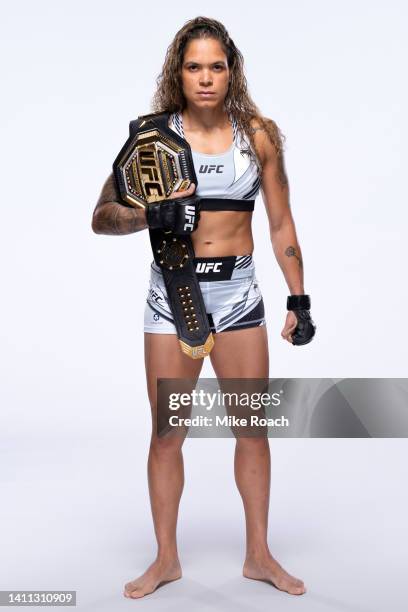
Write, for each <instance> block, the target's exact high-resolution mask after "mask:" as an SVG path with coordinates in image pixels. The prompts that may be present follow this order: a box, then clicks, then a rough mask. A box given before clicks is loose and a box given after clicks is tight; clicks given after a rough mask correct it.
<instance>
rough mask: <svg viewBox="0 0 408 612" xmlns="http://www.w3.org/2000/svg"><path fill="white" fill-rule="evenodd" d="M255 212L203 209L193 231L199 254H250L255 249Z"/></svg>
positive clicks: (196, 253)
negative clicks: (252, 223)
mask: <svg viewBox="0 0 408 612" xmlns="http://www.w3.org/2000/svg"><path fill="white" fill-rule="evenodd" d="M251 221H252V212H250V211H236V210H219V211H215V210H204V211H201V213H200V221H199V223H198V228H197V229H196V230H195V232H193V233H192V234H191V239H192V242H193V246H194V252H195V256H196V257H226V256H227V255H249V254H250V253H252V251H253V250H254V242H253V238H252V229H251Z"/></svg>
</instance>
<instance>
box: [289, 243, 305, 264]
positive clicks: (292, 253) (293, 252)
mask: <svg viewBox="0 0 408 612" xmlns="http://www.w3.org/2000/svg"><path fill="white" fill-rule="evenodd" d="M285 255H287V256H288V257H296V259H297V260H298V263H299V268H303V262H302V258H301V257H300V256H299V255H298V254H297V252H296V249H295V247H293V246H288V248H287V249H286V251H285Z"/></svg>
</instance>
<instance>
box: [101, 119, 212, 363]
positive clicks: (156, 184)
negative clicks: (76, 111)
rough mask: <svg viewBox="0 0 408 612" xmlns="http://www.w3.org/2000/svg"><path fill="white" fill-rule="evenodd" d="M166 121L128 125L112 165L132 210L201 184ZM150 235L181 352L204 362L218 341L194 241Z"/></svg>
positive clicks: (184, 147)
mask: <svg viewBox="0 0 408 612" xmlns="http://www.w3.org/2000/svg"><path fill="white" fill-rule="evenodd" d="M168 119H169V113H154V114H151V115H143V116H141V117H139V118H138V119H136V120H135V121H131V122H130V124H129V138H128V140H127V141H126V143H125V145H124V146H123V147H122V149H121V151H120V153H119V155H118V156H117V158H116V159H115V161H114V163H113V175H114V177H115V180H116V185H117V188H118V191H119V193H120V196H121V198H122V200H123V202H124V203H126V204H127V205H128V206H133V207H134V208H137V207H141V208H147V207H148V206H149V205H150V204H154V203H155V202H160V201H162V200H166V199H167V198H168V197H169V196H170V195H171V194H172V193H173V192H174V191H180V190H184V189H187V188H188V187H189V185H190V183H192V182H194V183H195V184H196V185H197V177H196V174H195V170H194V164H193V158H192V155H191V149H190V145H189V144H188V142H187V141H186V140H184V138H181V137H180V136H179V135H178V134H177V133H176V132H174V131H173V130H172V129H171V128H169V127H168ZM170 201H171V200H170ZM149 234H150V243H151V246H152V251H153V257H154V261H155V262H156V264H157V265H158V266H159V267H160V269H161V271H162V273H163V278H164V282H165V286H166V290H167V295H168V299H169V303H170V308H171V311H172V314H173V318H174V324H175V326H176V330H177V336H178V339H179V342H180V346H181V350H182V351H183V352H184V353H185V354H186V355H188V356H189V357H191V358H192V359H200V358H202V357H205V356H206V355H208V354H209V353H210V351H211V349H212V347H213V346H214V338H213V335H212V333H211V331H210V326H209V323H208V317H207V313H206V309H205V304H204V300H203V296H202V294H201V288H200V284H199V282H198V279H197V276H196V272H195V268H194V248H193V243H192V240H191V236H190V235H183V236H178V235H175V234H174V233H172V232H168V231H164V230H161V229H149Z"/></svg>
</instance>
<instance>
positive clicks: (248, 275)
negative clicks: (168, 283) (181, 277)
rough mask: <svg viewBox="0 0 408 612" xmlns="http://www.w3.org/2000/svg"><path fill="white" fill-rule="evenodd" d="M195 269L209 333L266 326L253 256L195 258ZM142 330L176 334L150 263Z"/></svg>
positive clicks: (160, 279)
mask: <svg viewBox="0 0 408 612" xmlns="http://www.w3.org/2000/svg"><path fill="white" fill-rule="evenodd" d="M194 264H195V269H196V274H197V278H198V281H199V283H200V287H201V292H202V294H203V299H204V304H205V308H206V312H207V314H208V321H209V324H210V327H211V331H212V332H221V331H232V330H238V329H245V328H246V327H257V326H260V325H265V324H266V321H265V310H264V303H263V299H262V294H261V291H260V288H259V283H258V281H257V279H256V276H255V264H254V261H253V258H252V255H238V256H230V257H196V258H195V259H194ZM144 331H145V332H148V333H151V334H176V333H177V331H176V327H175V325H174V322H173V316H172V313H171V310H170V307H169V300H168V297H167V291H166V287H165V284H164V279H163V275H162V273H161V270H160V268H159V267H158V266H157V265H156V264H155V262H152V264H151V274H150V284H149V290H148V294H147V300H146V308H145V315H144Z"/></svg>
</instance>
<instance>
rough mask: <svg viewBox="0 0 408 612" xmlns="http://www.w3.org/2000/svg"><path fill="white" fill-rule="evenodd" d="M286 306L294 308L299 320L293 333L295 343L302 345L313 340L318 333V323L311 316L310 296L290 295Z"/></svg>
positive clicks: (290, 308) (289, 308) (288, 308)
mask: <svg viewBox="0 0 408 612" xmlns="http://www.w3.org/2000/svg"><path fill="white" fill-rule="evenodd" d="M286 307H287V310H293V312H294V313H295V315H296V318H297V320H298V324H297V326H296V328H295V331H294V332H293V334H292V341H293V344H294V345H296V346H300V345H302V344H307V343H308V342H311V341H312V339H313V336H314V335H315V333H316V325H315V324H314V322H313V320H312V317H311V316H310V296H309V295H289V296H288V300H287V305H286Z"/></svg>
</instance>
